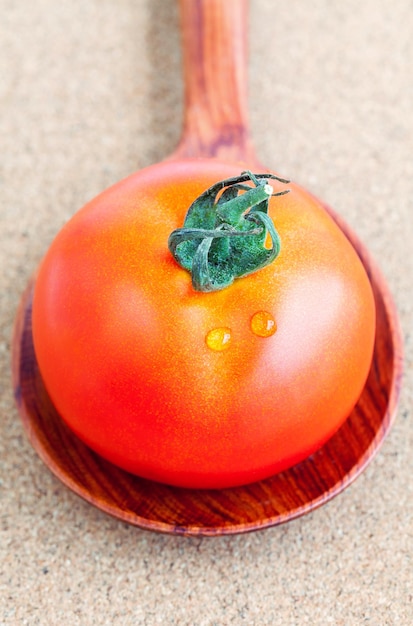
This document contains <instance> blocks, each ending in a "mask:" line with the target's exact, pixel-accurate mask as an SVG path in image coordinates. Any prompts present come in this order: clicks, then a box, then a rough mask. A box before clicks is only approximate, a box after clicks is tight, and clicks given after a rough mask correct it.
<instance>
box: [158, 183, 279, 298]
mask: <svg viewBox="0 0 413 626" xmlns="http://www.w3.org/2000/svg"><path fill="white" fill-rule="evenodd" d="M269 179H273V180H277V181H279V182H282V183H286V184H287V183H288V182H289V181H287V180H284V179H283V178H279V177H278V176H275V175H274V174H253V173H252V172H249V171H246V172H242V174H241V175H240V176H237V177H233V178H227V179H226V180H223V181H220V182H218V183H216V184H215V185H212V187H210V188H209V189H207V190H206V191H205V192H204V193H203V194H201V195H200V196H199V197H198V198H197V199H196V200H195V201H194V202H193V203H192V205H191V206H190V207H189V209H188V212H187V214H186V217H185V220H184V225H183V227H182V228H177V229H176V230H174V231H173V232H172V233H171V234H170V236H169V239H168V247H169V250H170V252H171V254H172V255H173V256H174V258H175V259H176V261H177V262H178V263H179V264H180V265H181V266H182V267H183V268H185V269H186V270H188V271H189V272H190V273H191V276H192V285H193V287H194V289H196V290H197V291H217V290H219V289H224V288H225V287H228V286H229V285H231V283H232V282H233V281H234V280H235V279H236V278H240V277H242V276H246V275H248V274H251V273H252V272H256V271H257V270H259V269H262V268H263V267H265V266H266V265H269V264H270V263H272V262H273V261H274V260H275V259H276V258H277V256H278V254H279V252H280V246H281V243H280V238H279V235H278V233H277V230H276V228H275V226H274V223H273V221H272V219H271V217H270V216H269V214H268V205H269V199H270V197H271V196H281V195H284V194H286V193H288V191H289V190H288V189H287V190H284V191H279V192H277V193H273V191H274V190H273V187H272V186H271V185H270V184H269V183H268V180H269ZM248 182H250V183H253V185H255V186H251V185H248V184H246V183H248ZM221 191H222V193H221V195H220V196H219V197H218V195H219V194H220V192H221ZM267 235H269V236H270V239H271V247H270V248H268V247H266V246H265V241H266V238H267Z"/></svg>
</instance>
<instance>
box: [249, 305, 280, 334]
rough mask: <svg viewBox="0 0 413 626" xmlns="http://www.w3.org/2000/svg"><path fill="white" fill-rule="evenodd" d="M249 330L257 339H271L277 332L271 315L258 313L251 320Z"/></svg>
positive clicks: (266, 312) (264, 312) (265, 312)
mask: <svg viewBox="0 0 413 626" xmlns="http://www.w3.org/2000/svg"><path fill="white" fill-rule="evenodd" d="M251 330H252V332H253V333H254V335H257V336H258V337H271V335H273V334H274V333H275V331H276V330H277V324H276V323H275V319H274V317H273V316H272V315H271V313H268V311H258V312H257V313H254V315H253V316H252V318H251Z"/></svg>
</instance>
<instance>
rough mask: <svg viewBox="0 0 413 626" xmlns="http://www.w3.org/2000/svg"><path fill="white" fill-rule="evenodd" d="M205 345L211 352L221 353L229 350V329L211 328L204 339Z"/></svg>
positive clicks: (224, 327)
mask: <svg viewBox="0 0 413 626" xmlns="http://www.w3.org/2000/svg"><path fill="white" fill-rule="evenodd" d="M205 341H206V344H207V346H208V348H210V349H211V350H215V351H216V352H222V350H226V349H227V348H229V344H230V343H231V329H230V328H227V327H226V326H222V327H220V328H213V329H212V330H210V331H209V333H208V334H207V336H206V337H205Z"/></svg>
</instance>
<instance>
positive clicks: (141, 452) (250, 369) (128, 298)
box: [33, 160, 375, 488]
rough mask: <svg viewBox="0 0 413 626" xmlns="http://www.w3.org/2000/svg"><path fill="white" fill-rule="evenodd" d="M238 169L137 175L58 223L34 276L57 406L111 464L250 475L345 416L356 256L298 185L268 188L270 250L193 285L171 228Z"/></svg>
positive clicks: (368, 340) (172, 475) (366, 340)
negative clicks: (255, 266) (246, 265)
mask: <svg viewBox="0 0 413 626" xmlns="http://www.w3.org/2000/svg"><path fill="white" fill-rule="evenodd" d="M239 174H240V169H239V168H237V167H236V166H233V165H228V164H224V163H219V162H214V161H204V160H199V161H195V160H194V161H187V162H180V163H165V164H161V165H156V166H153V167H149V168H146V169H144V170H142V171H140V172H139V173H137V174H135V175H133V176H130V177H129V178H127V179H126V180H124V181H122V182H120V183H119V184H117V185H115V186H114V187H112V188H110V189H109V190H107V191H105V192H104V193H103V194H101V195H100V196H98V197H97V198H96V199H94V200H92V202H90V203H89V204H87V205H86V206H85V207H84V208H83V209H82V210H80V211H79V212H78V213H77V214H76V215H74V217H73V218H72V219H71V220H70V221H69V222H68V223H67V224H66V225H65V226H64V228H63V229H62V230H61V232H60V233H59V234H58V236H57V237H56V239H55V240H54V242H53V243H52V245H51V247H50V249H49V251H48V253H47V255H46V256H45V258H44V260H43V262H42V264H41V267H40V269H39V274H38V276H37V280H36V286H35V294H34V302H33V336H34V344H35V350H36V355H37V359H38V363H39V367H40V371H41V373H42V377H43V379H44V382H45V385H46V388H47V390H48V392H49V394H50V396H51V399H52V401H53V402H54V404H55V406H56V408H57V411H58V412H59V414H60V415H61V417H62V418H63V419H64V420H65V422H66V423H67V424H68V425H69V427H70V428H71V429H72V430H73V431H74V432H75V433H76V434H77V435H78V436H79V437H80V438H81V439H82V440H83V441H84V442H85V443H86V444H87V445H89V446H90V447H91V448H92V449H94V450H95V451H96V452H97V453H99V454H100V455H102V456H103V457H105V458H106V459H108V460H110V461H111V462H113V463H114V464H116V465H118V466H120V467H122V468H124V469H125V470H127V471H130V472H132V473H135V474H137V475H140V476H143V477H146V478H150V479H153V480H157V481H161V482H165V483H169V484H173V485H179V486H185V487H196V488H205V487H211V488H221V487H227V486H234V485H239V484H246V483H248V482H252V481H255V480H258V479H262V478H264V477H267V476H270V475H272V474H274V473H276V472H279V471H281V470H283V469H286V468H288V467H290V466H292V465H294V464H296V463H298V462H299V461H301V460H302V459H304V458H306V457H307V456H308V455H310V454H311V453H313V452H314V451H315V450H317V449H318V448H319V447H320V446H321V445H323V444H324V443H325V441H326V440H327V439H329V438H330V437H331V436H332V435H333V433H334V432H335V431H336V430H337V429H338V428H339V427H340V425H341V424H342V423H343V421H344V420H345V419H346V417H347V416H348V414H349V413H350V411H351V410H352V408H353V406H354V405H355V403H356V402H357V400H358V398H359V395H360V393H361V391H362V389H363V386H364V384H365V380H366V377H367V373H368V371H369V368H370V364H371V358H372V351H373V341H374V335H375V307H374V301H373V295H372V291H371V287H370V283H369V280H368V278H367V276H366V273H365V271H364V268H363V266H362V264H361V262H360V260H359V258H358V256H357V254H356V253H355V251H354V249H353V248H352V246H351V245H350V244H349V242H348V240H347V239H346V237H345V236H344V235H343V233H342V232H341V231H340V230H339V229H338V227H337V226H336V224H335V223H334V222H333V220H332V219H331V218H330V217H329V216H328V215H327V213H326V212H325V211H324V209H323V208H322V207H321V205H320V204H319V203H318V202H317V200H315V199H314V198H313V197H312V196H310V195H309V194H307V193H306V192H305V191H304V190H303V189H301V188H299V187H298V186H296V185H294V184H290V185H288V188H289V189H290V193H288V194H287V195H285V196H282V197H275V198H271V200H270V209H269V212H270V215H271V216H272V218H273V221H274V223H275V226H276V228H277V230H278V233H279V235H280V238H281V252H280V254H279V256H278V257H277V259H276V260H275V261H274V262H273V263H271V264H270V265H268V266H267V267H265V268H264V269H261V270H259V271H257V272H256V273H253V274H250V275H249V276H247V277H244V278H239V279H237V280H235V282H234V283H233V284H232V285H231V286H229V287H227V288H225V289H222V290H221V291H216V292H212V293H200V292H197V291H195V290H194V289H193V288H192V285H191V276H190V274H189V273H188V272H187V271H186V270H185V269H183V268H182V267H180V266H179V265H178V264H177V262H176V261H175V259H174V258H173V257H172V255H171V253H170V252H169V250H168V246H167V242H168V236H169V234H170V233H171V231H173V230H174V229H176V228H178V227H180V226H182V224H183V222H184V218H185V214H186V212H187V210H188V207H189V206H190V204H191V203H192V202H193V200H194V199H195V198H196V197H197V196H199V195H200V194H201V193H202V192H203V191H205V190H206V189H207V188H208V187H210V186H211V185H212V184H214V183H216V182H217V181H219V180H222V179H225V178H227V177H229V176H234V175H239ZM283 188H285V185H281V184H280V183H277V182H276V183H275V184H274V191H279V190H282V189H283Z"/></svg>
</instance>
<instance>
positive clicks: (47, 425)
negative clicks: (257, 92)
mask: <svg viewBox="0 0 413 626" xmlns="http://www.w3.org/2000/svg"><path fill="white" fill-rule="evenodd" d="M246 9H247V5H246V1H245V0H224V1H222V0H181V13H182V31H183V45H184V74H185V82H186V113H185V125H184V132H183V137H182V141H181V143H180V145H179V146H178V148H177V150H176V152H175V153H174V154H173V155H172V157H171V158H174V159H178V158H183V157H194V156H203V157H205V156H207V157H210V158H221V159H226V160H231V161H243V162H244V163H249V164H251V165H252V166H256V167H259V163H258V160H257V158H256V156H255V151H254V149H253V147H252V144H251V141H250V138H249V129H248V123H247V113H246V91H245V85H246V76H245V67H246V37H245V32H246ZM326 210H327V211H329V212H330V214H331V215H332V217H333V219H335V220H336V221H337V222H338V224H339V226H340V227H341V228H342V230H343V231H344V233H345V234H346V236H347V237H348V239H349V240H350V242H351V243H352V245H353V247H354V248H355V249H356V251H357V252H358V254H359V256H360V258H361V261H362V263H363V264H364V267H365V268H366V271H367V273H368V275H369V277H370V281H371V284H372V287H373V291H374V297H375V302H376V309H377V329H376V340H375V349H374V357H373V362H372V366H371V370H370V373H369V377H368V380H367V383H366V385H365V388H364V391H363V393H362V395H361V397H360V400H359V402H358V404H357V406H356V407H355V409H354V410H353V411H352V413H351V414H350V416H349V417H348V419H347V421H346V422H345V424H344V425H343V426H342V427H341V428H340V430H339V431H338V432H337V433H336V434H335V435H334V437H332V438H331V439H330V440H329V441H328V442H327V443H326V444H325V445H324V446H323V448H321V449H320V450H319V451H318V452H316V453H315V454H313V455H312V456H311V457H309V458H308V459H306V460H305V461H303V462H302V463H300V464H298V465H296V466H295V467H293V468H291V469H289V470H287V471H285V472H282V473H280V474H277V475H276V476H273V477H271V478H269V479H267V480H263V481H260V482H257V483H254V484H251V485H248V486H245V487H237V488H233V489H223V490H190V489H180V488H176V487H170V486H167V485H163V484H159V483H155V482H151V481H149V480H145V479H141V478H139V477H137V476H133V475H131V474H128V473H126V472H124V471H123V470H121V469H119V468H117V467H115V466H113V465H112V464H110V463H109V462H107V461H105V460H104V459H102V458H101V457H99V456H98V455H97V454H95V453H94V452H92V451H91V450H90V449H89V448H87V447H86V446H85V445H84V444H83V443H82V442H80V441H79V440H78V439H77V437H76V436H75V435H74V434H73V433H72V432H71V431H70V430H69V429H68V428H67V427H66V426H65V424H64V423H63V421H62V420H61V418H60V416H59V415H58V414H57V412H56V410H55V408H54V407H53V405H52V403H51V401H50V399H49V397H48V395H47V392H46V390H45V387H44V384H43V381H42V378H41V375H40V372H39V368H38V364H37V361H36V357H35V353H34V349H33V341H32V330H31V299H32V291H33V282H31V284H30V285H29V286H28V288H27V290H26V291H25V293H24V294H23V297H22V301H21V305H20V308H19V311H18V314H17V316H16V321H15V328H14V336H13V348H12V367H13V385H14V392H15V397H16V402H17V405H18V408H19V411H20V414H21V418H22V421H23V425H24V428H25V430H26V432H27V435H28V437H29V440H30V441H31V443H32V445H33V447H34V448H35V450H36V451H37V452H38V454H39V455H40V457H41V458H42V459H43V461H44V462H45V464H46V465H47V466H48V467H49V468H50V469H51V471H52V472H53V473H54V474H55V475H56V476H57V477H58V478H59V479H60V480H61V481H62V482H63V483H64V484H65V485H67V486H68V487H69V488H70V489H72V490H73V491H74V492H75V493H77V494H78V495H79V496H81V497H82V498H84V499H85V500H87V501H88V502H90V503H91V504H93V505H95V506H97V507H98V508H99V509H101V510H103V511H105V512H107V513H109V514H111V515H113V516H115V517H117V518H119V519H121V520H123V521H125V522H128V523H130V524H134V525H136V526H138V527H141V528H144V529H148V530H154V531H159V532H168V533H174V534H182V535H185V534H188V535H220V534H232V533H241V532H248V531H253V530H258V529H261V528H265V527H269V526H273V525H276V524H281V523H284V522H287V521H289V520H291V519H293V518H296V517H299V516H300V515H303V514H304V513H308V512H310V511H312V510H313V509H315V508H317V507H319V506H320V505H322V504H323V503H325V502H327V501H328V500H330V499H331V498H333V497H334V496H336V495H337V494H339V493H340V492H341V491H343V489H345V488H346V487H347V486H348V485H350V484H351V483H352V482H353V481H354V480H355V478H356V477H357V476H358V475H359V474H360V472H362V471H363V469H364V468H365V467H366V466H367V464H368V463H369V462H370V461H371V460H372V458H373V457H374V456H375V454H376V452H377V451H378V449H379V448H380V446H381V444H382V442H383V440H384V438H385V437H386V435H387V433H388V432H389V429H390V427H391V424H392V422H393V419H394V416H395V412H396V407H397V401H398V397H399V390H400V381H401V375H402V342H401V333H400V329H399V324H398V319H397V313H396V309H395V306H394V303H393V300H392V297H391V294H390V292H389V290H388V287H387V285H386V283H385V281H384V279H383V277H382V275H381V273H380V271H379V270H378V268H377V266H376V264H375V263H374V261H373V260H372V259H371V257H370V255H369V253H368V251H367V250H366V248H365V247H364V246H363V245H362V243H361V242H360V241H359V240H358V238H357V237H356V236H355V235H354V233H353V232H352V231H351V230H350V229H349V228H348V226H347V225H346V224H345V223H344V222H343V221H342V220H341V219H340V218H339V217H338V216H337V215H335V214H334V212H333V211H332V210H331V209H329V208H328V207H326Z"/></svg>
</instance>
